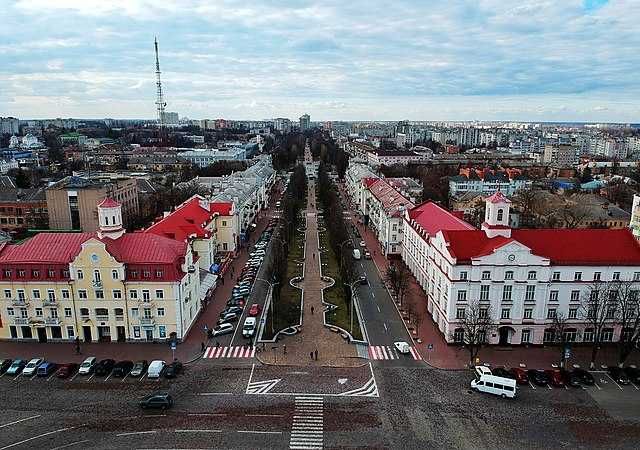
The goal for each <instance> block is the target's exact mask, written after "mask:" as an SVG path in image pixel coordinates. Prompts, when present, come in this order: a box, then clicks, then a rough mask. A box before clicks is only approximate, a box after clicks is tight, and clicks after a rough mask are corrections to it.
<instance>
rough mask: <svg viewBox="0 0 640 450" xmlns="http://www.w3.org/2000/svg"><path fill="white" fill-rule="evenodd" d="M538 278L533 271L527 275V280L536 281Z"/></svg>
mask: <svg viewBox="0 0 640 450" xmlns="http://www.w3.org/2000/svg"><path fill="white" fill-rule="evenodd" d="M537 276H538V274H537V273H536V272H535V271H533V270H532V271H530V272H529V273H528V274H527V280H535V279H536V278H537Z"/></svg>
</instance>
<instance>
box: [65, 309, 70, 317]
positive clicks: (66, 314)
mask: <svg viewBox="0 0 640 450" xmlns="http://www.w3.org/2000/svg"><path fill="white" fill-rule="evenodd" d="M64 316H65V317H71V308H65V309H64Z"/></svg>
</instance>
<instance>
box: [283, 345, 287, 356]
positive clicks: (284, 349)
mask: <svg viewBox="0 0 640 450" xmlns="http://www.w3.org/2000/svg"><path fill="white" fill-rule="evenodd" d="M282 350H283V351H284V354H285V355H286V354H287V346H286V345H283V346H282Z"/></svg>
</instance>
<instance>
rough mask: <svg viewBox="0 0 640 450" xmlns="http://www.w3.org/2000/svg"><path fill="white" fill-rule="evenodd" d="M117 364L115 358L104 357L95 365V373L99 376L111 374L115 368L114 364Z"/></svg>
mask: <svg viewBox="0 0 640 450" xmlns="http://www.w3.org/2000/svg"><path fill="white" fill-rule="evenodd" d="M115 365H116V362H115V360H113V359H103V360H102V361H100V362H99V363H98V364H96V367H95V369H94V370H95V373H96V375H98V376H102V375H109V374H110V373H111V371H112V370H113V366H115Z"/></svg>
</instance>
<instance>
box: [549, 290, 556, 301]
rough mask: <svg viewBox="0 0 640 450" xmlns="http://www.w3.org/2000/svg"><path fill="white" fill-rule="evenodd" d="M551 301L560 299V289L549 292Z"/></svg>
mask: <svg viewBox="0 0 640 450" xmlns="http://www.w3.org/2000/svg"><path fill="white" fill-rule="evenodd" d="M549 301H550V302H557V301H558V291H551V292H549Z"/></svg>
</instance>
